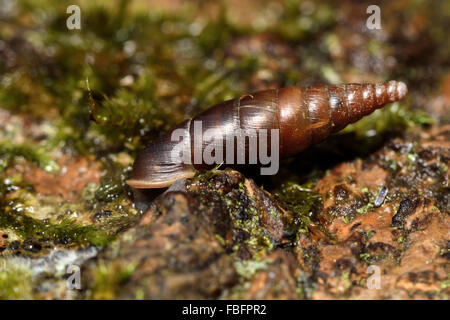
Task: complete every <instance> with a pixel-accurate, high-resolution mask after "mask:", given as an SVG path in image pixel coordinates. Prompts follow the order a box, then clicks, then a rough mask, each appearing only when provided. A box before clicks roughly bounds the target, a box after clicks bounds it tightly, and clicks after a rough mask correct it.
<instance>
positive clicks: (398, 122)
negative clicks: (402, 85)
mask: <svg viewBox="0 0 450 320" xmlns="http://www.w3.org/2000/svg"><path fill="white" fill-rule="evenodd" d="M432 123H434V119H433V118H431V117H430V116H429V115H428V114H426V113H425V112H424V111H423V110H420V109H412V108H410V107H408V106H407V105H406V103H404V102H401V103H400V102H395V103H393V104H391V105H389V106H387V107H385V108H382V109H378V110H375V112H373V113H372V114H370V115H369V116H366V117H364V118H362V119H361V120H359V121H357V122H355V123H353V124H351V125H349V126H347V127H346V128H345V129H344V130H342V131H341V132H340V133H339V134H346V133H354V134H355V135H356V137H357V138H358V139H359V140H361V141H363V144H362V145H358V148H360V149H361V150H362V151H361V152H363V151H364V150H366V151H367V150H371V149H372V147H373V146H374V145H377V144H378V143H379V142H380V141H381V140H382V139H383V137H384V136H385V135H386V134H388V133H391V134H392V133H398V132H402V131H404V130H405V129H406V128H409V127H413V126H417V125H430V124H432Z"/></svg>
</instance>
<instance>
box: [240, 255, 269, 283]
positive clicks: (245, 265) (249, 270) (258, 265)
mask: <svg viewBox="0 0 450 320" xmlns="http://www.w3.org/2000/svg"><path fill="white" fill-rule="evenodd" d="M272 262H273V260H272V259H265V260H262V261H257V260H244V261H236V262H235V263H234V268H235V269H236V271H237V273H238V274H239V275H240V276H241V277H243V278H245V279H251V278H252V277H253V276H254V275H255V273H257V272H258V271H259V270H267V268H268V265H269V264H271V263H272Z"/></svg>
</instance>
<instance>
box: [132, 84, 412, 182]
mask: <svg viewBox="0 0 450 320" xmlns="http://www.w3.org/2000/svg"><path fill="white" fill-rule="evenodd" d="M407 92H408V89H407V87H406V85H405V84H404V83H403V82H400V81H389V82H386V83H378V84H371V83H364V84H346V85H313V86H309V87H286V88H281V89H272V90H265V91H260V92H256V93H252V94H247V95H244V96H241V97H239V98H237V99H233V100H228V101H225V102H222V103H220V104H217V105H215V106H213V107H211V108H209V109H207V110H206V111H204V112H203V113H201V114H199V115H198V116H196V117H194V118H193V119H189V120H186V121H184V122H183V123H181V124H180V125H179V126H178V127H177V128H175V129H172V130H171V131H170V132H168V133H167V134H165V135H163V136H162V137H160V138H159V139H157V140H156V141H154V142H153V143H151V144H150V145H149V146H147V147H146V148H145V149H144V150H142V151H141V152H140V153H139V154H138V156H137V158H136V160H135V162H134V165H133V170H132V173H131V177H130V179H129V180H127V183H128V185H130V186H131V187H133V188H137V189H152V188H164V187H168V186H170V185H171V184H173V183H174V182H175V181H176V180H178V179H181V178H191V177H193V176H194V175H195V174H196V172H198V171H199V170H205V169H211V168H214V167H217V166H218V165H219V166H220V165H221V164H225V165H234V164H236V160H238V161H237V163H238V164H242V163H251V164H259V165H260V166H261V165H262V164H267V155H268V154H269V153H271V154H274V153H278V154H279V156H280V157H281V158H283V157H289V156H292V155H295V154H297V153H299V152H300V151H302V150H304V149H306V148H308V147H309V146H310V145H312V144H314V143H318V142H320V141H322V140H323V139H325V138H327V137H328V136H329V135H330V134H332V133H335V132H337V131H339V130H342V129H343V128H344V127H345V126H347V125H348V124H350V123H353V122H356V121H358V120H359V119H361V118H362V117H363V116H365V115H368V114H370V113H372V112H373V111H374V110H375V109H378V108H381V107H383V106H384V105H385V104H388V103H391V102H394V101H399V100H401V99H403V98H404V97H405V96H406V94H407ZM242 130H244V131H243V132H244V135H246V137H244V139H248V143H247V142H246V141H247V140H245V142H244V146H242V143H241V145H240V148H239V144H238V147H236V145H235V144H234V143H231V142H234V141H235V139H236V137H237V138H239V137H242V135H243V134H242V133H239V134H236V132H238V131H239V132H242ZM245 130H246V131H245ZM263 133H264V134H263ZM271 138H275V139H272V140H275V142H277V143H278V144H277V143H271V144H270V146H269V145H268V144H267V143H262V142H267V141H266V140H267V139H269V140H270V139H271ZM277 139H278V140H277ZM217 141H219V142H217ZM255 143H256V144H258V143H259V149H260V151H261V149H262V148H264V147H265V148H266V149H267V150H265V151H266V159H264V157H262V156H261V152H260V154H259V155H260V157H259V158H258V157H256V158H255V156H254V154H253V155H252V154H251V151H252V144H255ZM220 151H222V152H223V155H222V157H218V155H219V153H220ZM205 154H209V155H210V157H212V158H213V159H220V160H221V162H220V161H215V162H211V160H210V159H209V160H208V159H206V158H203V157H202V155H205ZM230 154H231V156H229V155H230ZM174 155H175V156H174ZM239 160H240V162H239ZM242 160H245V161H247V162H245V161H244V162H243V161H242ZM264 160H266V161H264Z"/></svg>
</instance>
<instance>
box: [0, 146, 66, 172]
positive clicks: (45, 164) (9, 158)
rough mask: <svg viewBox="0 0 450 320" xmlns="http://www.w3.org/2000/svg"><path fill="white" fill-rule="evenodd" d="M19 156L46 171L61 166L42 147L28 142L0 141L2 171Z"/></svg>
mask: <svg viewBox="0 0 450 320" xmlns="http://www.w3.org/2000/svg"><path fill="white" fill-rule="evenodd" d="M17 157H23V158H25V159H26V160H29V161H31V162H33V163H35V164H37V165H38V166H39V167H41V168H42V169H44V170H46V171H55V170H57V169H58V168H59V167H58V164H57V163H56V162H55V161H54V160H53V159H52V158H51V156H50V155H49V153H48V152H46V151H45V150H44V148H42V147H39V146H32V145H30V144H28V143H22V144H12V143H9V142H0V173H1V172H2V170H5V169H6V168H8V167H9V166H10V165H11V163H12V162H13V161H14V160H15V159H16V158H17Z"/></svg>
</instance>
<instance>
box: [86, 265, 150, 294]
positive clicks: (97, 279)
mask: <svg viewBox="0 0 450 320" xmlns="http://www.w3.org/2000/svg"><path fill="white" fill-rule="evenodd" d="M135 269H136V264H135V263H128V264H121V263H109V262H106V261H104V260H100V261H99V262H98V264H97V265H96V268H95V269H94V270H93V279H92V282H90V283H89V284H88V296H89V297H90V298H91V299H96V300H110V299H115V298H116V295H117V292H118V291H119V289H120V286H121V285H123V284H124V283H125V282H126V281H127V280H128V279H130V277H131V276H132V275H133V272H134V270H135ZM136 298H139V295H138V293H136ZM141 298H143V297H142V296H141Z"/></svg>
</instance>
